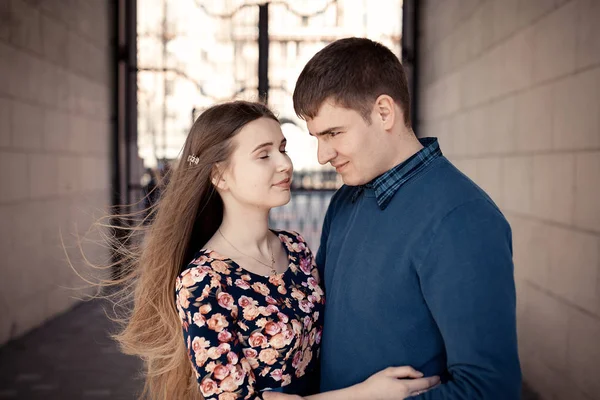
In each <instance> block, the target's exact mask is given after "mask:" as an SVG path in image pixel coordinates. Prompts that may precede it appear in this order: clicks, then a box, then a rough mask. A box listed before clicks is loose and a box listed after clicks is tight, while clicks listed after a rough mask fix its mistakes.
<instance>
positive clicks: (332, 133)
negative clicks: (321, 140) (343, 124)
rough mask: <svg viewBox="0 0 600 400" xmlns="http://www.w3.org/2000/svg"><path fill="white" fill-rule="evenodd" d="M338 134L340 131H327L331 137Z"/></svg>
mask: <svg viewBox="0 0 600 400" xmlns="http://www.w3.org/2000/svg"><path fill="white" fill-rule="evenodd" d="M339 134H340V132H329V136H331V137H334V136H337V135H339Z"/></svg>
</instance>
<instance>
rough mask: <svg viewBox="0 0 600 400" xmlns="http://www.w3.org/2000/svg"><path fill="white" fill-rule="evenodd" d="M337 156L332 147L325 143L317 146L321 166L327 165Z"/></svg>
mask: <svg viewBox="0 0 600 400" xmlns="http://www.w3.org/2000/svg"><path fill="white" fill-rule="evenodd" d="M335 156H336V152H335V150H334V149H333V148H332V147H331V146H329V145H328V144H326V143H324V142H319V143H318V144H317V159H318V160H319V164H321V165H325V164H327V163H328V162H329V161H331V160H333V159H334V158H335Z"/></svg>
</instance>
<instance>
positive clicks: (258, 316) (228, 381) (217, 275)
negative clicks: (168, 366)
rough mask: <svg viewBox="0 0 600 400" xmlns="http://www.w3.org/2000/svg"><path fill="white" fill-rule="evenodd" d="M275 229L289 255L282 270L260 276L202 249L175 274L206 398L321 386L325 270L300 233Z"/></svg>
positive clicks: (298, 391) (187, 336)
mask: <svg viewBox="0 0 600 400" xmlns="http://www.w3.org/2000/svg"><path fill="white" fill-rule="evenodd" d="M274 233H275V234H277V236H278V237H279V240H281V242H282V246H283V247H284V248H285V251H286V253H287V255H288V261H289V266H288V269H287V270H286V271H285V272H283V273H281V274H275V275H271V276H269V277H265V276H262V275H258V274H254V273H252V272H249V271H246V270H245V269H244V268H242V267H241V266H240V265H238V264H236V263H235V262H234V261H233V260H231V259H229V258H227V257H224V256H222V255H220V254H218V253H216V252H214V251H212V250H210V249H203V250H200V251H199V252H198V253H197V254H196V255H195V256H194V259H193V260H192V262H191V263H190V264H189V265H188V266H187V267H186V269H185V270H184V271H183V272H182V273H181V274H180V275H179V277H178V278H177V283H176V305H177V310H178V312H179V316H180V317H181V323H182V325H183V336H184V339H185V343H186V346H187V349H188V354H189V357H190V361H191V363H192V365H193V367H194V370H195V371H196V377H197V380H198V384H199V387H200V391H201V393H202V395H203V396H204V397H205V398H206V399H207V400H209V399H219V400H229V399H256V398H260V392H261V391H263V390H265V389H275V390H277V391H283V392H285V393H296V394H300V395H306V394H311V393H313V392H315V391H316V390H317V389H318V387H317V386H316V385H317V384H318V372H317V369H316V368H317V366H318V356H319V344H320V342H321V333H322V328H323V309H324V304H325V297H324V293H323V290H322V287H321V285H320V278H319V273H318V270H317V268H316V265H315V262H314V260H313V256H312V253H311V251H310V249H309V248H308V247H307V245H306V243H305V241H304V239H303V238H302V237H301V236H300V235H298V234H297V233H295V232H287V231H274Z"/></svg>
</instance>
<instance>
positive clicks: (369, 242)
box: [294, 38, 521, 400]
mask: <svg viewBox="0 0 600 400" xmlns="http://www.w3.org/2000/svg"><path fill="white" fill-rule="evenodd" d="M294 108H295V110H296V113H297V114H298V115H299V116H300V117H302V118H303V119H305V120H306V122H307V126H308V130H309V131H310V134H311V135H313V136H315V137H316V138H317V139H318V158H319V162H320V163H321V164H326V163H330V164H331V165H332V166H334V167H335V168H336V170H337V172H338V173H339V174H340V175H341V176H342V179H343V181H344V183H345V185H344V186H343V187H342V188H340V189H339V190H338V191H337V192H336V194H335V195H334V197H333V199H332V201H331V204H330V206H329V209H328V211H327V215H326V217H325V222H324V226H323V233H322V238H321V245H320V248H319V252H318V254H317V258H316V261H317V264H318V266H319V268H320V270H321V271H322V276H323V277H324V282H325V290H326V296H327V305H326V309H325V326H324V332H323V339H322V340H323V341H322V350H321V369H322V372H321V391H323V392H324V391H330V390H335V389H339V388H342V387H347V386H350V385H352V384H355V383H357V382H360V381H362V380H364V379H365V378H367V377H368V376H370V375H371V374H373V373H374V372H376V371H379V370H381V369H383V368H385V367H387V366H391V365H410V366H412V367H414V368H415V369H417V370H418V371H421V372H423V373H424V374H425V375H426V376H428V375H440V376H442V384H441V385H440V386H438V387H437V388H435V389H432V390H430V391H428V392H425V393H423V394H420V395H418V396H416V397H414V398H418V399H423V400H425V399H456V400H459V399H460V400H464V399H485V400H494V399H498V400H500V399H501V400H508V399H518V398H519V397H520V387H521V371H520V366H519V358H518V354H517V335H516V321H515V320H516V318H515V286H514V277H513V263H512V243H511V230H510V227H509V225H508V223H507V221H506V220H505V218H504V217H503V215H502V213H501V212H500V210H499V209H498V207H497V206H496V205H495V204H494V202H493V201H492V200H491V199H490V198H489V197H488V196H487V195H486V193H484V192H483V191H482V190H481V189H480V188H479V187H478V186H477V185H475V184H474V183H473V182H472V181H471V180H469V179H468V178H467V177H466V176H465V175H463V174H462V173H461V172H460V171H459V170H457V169H456V168H455V167H454V166H453V165H452V164H451V163H450V162H449V161H448V160H447V159H446V158H445V157H444V156H443V155H442V152H441V150H440V147H439V145H438V142H437V140H436V139H434V138H423V139H417V137H416V136H415V134H414V132H413V131H412V128H411V120H410V101H409V93H408V88H407V82H406V77H405V74H404V71H403V68H402V65H401V64H400V62H399V60H398V58H397V57H396V56H395V55H394V54H393V53H392V52H391V51H390V50H389V49H387V48H386V47H385V46H383V45H381V44H378V43H375V42H372V41H370V40H368V39H359V38H349V39H342V40H338V41H336V42H333V43H331V44H330V45H328V46H327V47H325V48H324V49H323V50H321V51H320V52H318V53H317V54H316V55H315V56H314V57H313V58H312V59H311V60H310V61H309V62H308V64H307V65H306V66H305V68H304V70H303V71H302V73H301V74H300V77H299V78H298V82H297V85H296V89H295V91H294Z"/></svg>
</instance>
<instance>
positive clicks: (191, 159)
mask: <svg viewBox="0 0 600 400" xmlns="http://www.w3.org/2000/svg"><path fill="white" fill-rule="evenodd" d="M187 162H188V163H189V164H190V165H192V164H196V165H198V163H199V162H200V157H198V156H193V155H192V156H188V158H187Z"/></svg>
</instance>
